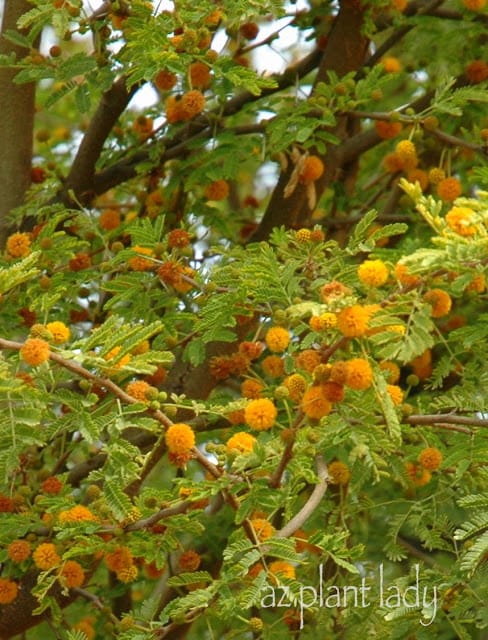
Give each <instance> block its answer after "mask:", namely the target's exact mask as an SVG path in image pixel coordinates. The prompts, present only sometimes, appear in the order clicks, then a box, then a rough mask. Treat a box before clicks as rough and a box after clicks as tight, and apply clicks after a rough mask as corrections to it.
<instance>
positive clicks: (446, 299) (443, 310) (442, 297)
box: [424, 289, 452, 318]
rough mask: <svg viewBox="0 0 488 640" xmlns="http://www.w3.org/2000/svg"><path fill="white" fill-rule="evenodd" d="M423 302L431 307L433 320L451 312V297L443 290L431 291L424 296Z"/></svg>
mask: <svg viewBox="0 0 488 640" xmlns="http://www.w3.org/2000/svg"><path fill="white" fill-rule="evenodd" d="M424 301H425V302H427V303H428V304H430V305H431V306H432V312H431V315H432V317H433V318H442V317H443V316H446V315H447V314H448V313H449V311H450V310H451V306H452V300H451V296H450V295H449V294H448V293H447V291H444V290H443V289H431V290H430V291H427V292H426V293H425V294H424Z"/></svg>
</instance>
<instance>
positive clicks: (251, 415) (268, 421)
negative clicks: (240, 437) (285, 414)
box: [244, 398, 278, 431]
mask: <svg viewBox="0 0 488 640" xmlns="http://www.w3.org/2000/svg"><path fill="white" fill-rule="evenodd" d="M277 415H278V410H277V409H276V407H275V405H274V404H273V402H272V401H271V400H269V399H268V398H259V399H257V400H251V402H250V403H249V404H248V405H247V407H246V408H245V409H244V420H245V421H246V424H247V425H248V426H249V427H251V429H255V430H256V431H267V430H268V429H271V427H272V426H273V425H274V423H275V422H276V417H277Z"/></svg>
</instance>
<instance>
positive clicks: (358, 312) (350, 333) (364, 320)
mask: <svg viewBox="0 0 488 640" xmlns="http://www.w3.org/2000/svg"><path fill="white" fill-rule="evenodd" d="M370 317H371V312H370V310H368V309H367V308H365V307H363V306H361V305H359V304H354V305H352V306H351V307H346V308H345V309H342V310H341V311H339V313H338V314H337V328H338V329H339V331H340V332H341V333H342V335H343V336H345V337H346V338H360V337H361V336H364V335H365V334H366V332H367V331H368V322H369V319H370Z"/></svg>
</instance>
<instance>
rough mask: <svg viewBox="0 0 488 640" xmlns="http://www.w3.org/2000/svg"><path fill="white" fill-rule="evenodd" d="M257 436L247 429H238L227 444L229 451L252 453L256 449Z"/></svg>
mask: <svg viewBox="0 0 488 640" xmlns="http://www.w3.org/2000/svg"><path fill="white" fill-rule="evenodd" d="M255 443H256V438H255V437H254V436H252V435H251V434H250V433H247V432H246V431H238V432H237V433H235V434H234V435H233V436H231V437H230V438H229V439H228V440H227V442H226V444H225V446H226V448H227V451H228V452H229V453H250V452H251V451H252V450H253V449H254V445H255Z"/></svg>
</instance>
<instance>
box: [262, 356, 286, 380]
mask: <svg viewBox="0 0 488 640" xmlns="http://www.w3.org/2000/svg"><path fill="white" fill-rule="evenodd" d="M261 367H262V369H263V371H264V373H265V374H266V375H267V376H269V377H270V378H279V377H280V376H282V375H284V373H285V363H284V361H283V360H282V359H281V358H280V357H279V356H267V357H266V358H264V359H263V360H262V362H261Z"/></svg>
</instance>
